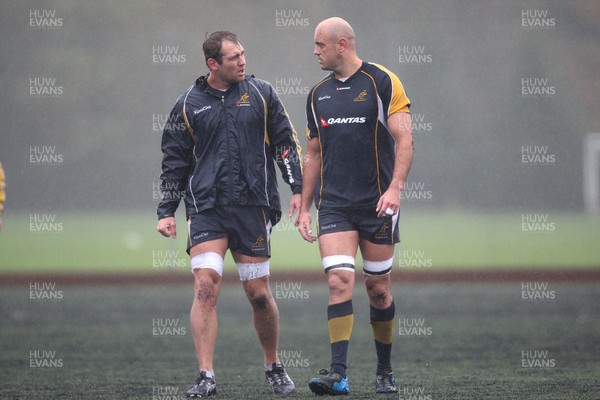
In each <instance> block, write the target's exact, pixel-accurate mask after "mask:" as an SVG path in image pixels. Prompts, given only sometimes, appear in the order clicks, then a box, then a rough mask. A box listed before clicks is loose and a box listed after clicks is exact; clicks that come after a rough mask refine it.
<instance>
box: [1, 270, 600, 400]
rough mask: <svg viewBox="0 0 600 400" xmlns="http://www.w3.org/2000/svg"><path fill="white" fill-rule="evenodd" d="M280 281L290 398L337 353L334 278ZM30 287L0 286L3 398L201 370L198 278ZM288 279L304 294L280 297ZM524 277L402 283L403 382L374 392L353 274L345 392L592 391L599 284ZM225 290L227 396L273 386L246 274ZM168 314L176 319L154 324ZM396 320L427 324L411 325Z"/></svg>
mask: <svg viewBox="0 0 600 400" xmlns="http://www.w3.org/2000/svg"><path fill="white" fill-rule="evenodd" d="M286 284H287V286H286V285H285V284H282V282H278V281H277V277H276V275H275V276H274V277H273V280H272V282H271V289H272V291H273V293H274V296H275V297H279V300H278V304H279V308H280V313H281V322H280V326H281V343H280V354H281V358H282V361H283V362H284V363H285V364H286V365H287V366H288V371H289V374H290V376H291V377H292V379H294V380H295V382H296V385H297V388H298V390H297V393H296V394H295V395H293V396H292V397H291V398H298V399H304V398H314V396H312V394H311V393H310V392H309V390H308V387H307V385H306V382H307V381H308V380H309V379H310V377H311V376H313V375H314V372H315V371H316V370H319V369H321V368H324V367H327V366H328V362H329V349H328V340H327V328H326V323H325V315H326V312H325V307H326V302H327V292H326V287H325V285H323V284H308V283H303V282H287V283H286ZM293 284H294V285H295V286H294V285H293ZM298 285H300V286H298ZM286 287H287V289H286ZM291 287H293V289H291ZM31 290H32V289H31V287H30V286H27V285H25V286H11V287H6V286H5V287H2V290H1V291H0V365H1V368H0V382H2V384H1V385H0V398H2V399H31V398H44V399H54V398H61V399H144V400H158V399H179V398H181V395H182V394H183V393H184V391H185V390H187V389H188V388H189V386H190V385H191V384H192V383H193V381H194V379H195V369H196V361H195V356H194V353H193V350H192V349H193V347H192V338H191V332H190V330H189V325H188V310H189V306H190V304H191V303H190V301H191V294H192V293H191V286H188V285H164V286H144V285H137V286H135V285H133V286H62V287H61V286H54V287H52V288H49V287H48V286H47V287H46V289H43V290H45V291H46V296H45V297H60V298H57V299H53V300H48V299H46V300H32V299H31ZM33 290H34V292H36V293H39V292H41V291H43V290H41V289H39V286H38V287H37V289H36V288H34V289H33ZM286 290H287V291H291V290H294V291H298V292H299V293H302V295H301V296H296V298H297V299H296V300H282V297H288V298H289V296H288V295H286V296H283V295H282V293H283V292H284V291H286ZM521 290H522V287H521V283H519V282H514V283H504V284H457V283H454V284H394V291H395V293H396V296H395V297H396V304H397V310H398V311H397V320H398V323H397V329H396V332H395V334H394V349H393V363H394V366H395V374H396V376H397V378H398V380H399V388H400V393H399V394H397V395H393V396H381V395H379V396H376V395H375V394H374V391H373V389H372V388H373V373H374V365H375V364H374V363H375V356H374V351H373V348H374V345H373V342H372V337H371V328H370V326H369V324H368V306H367V303H366V297H365V295H364V290H363V289H362V288H360V282H357V290H356V293H355V299H354V310H355V325H354V330H353V336H352V341H351V344H350V355H349V364H350V368H349V370H348V373H349V377H350V383H351V394H350V396H348V398H352V399H375V398H377V399H397V400H400V399H436V400H437V399H445V400H448V399H521V400H523V399H535V400H540V399H598V394H599V393H600V362H599V361H600V359H599V357H600V356H599V355H600V318H599V317H600V303H598V301H597V299H598V298H599V296H600V288H599V287H598V285H594V284H560V283H554V282H550V283H549V284H548V286H547V287H545V289H544V290H545V291H548V293H550V292H552V293H553V295H552V296H551V297H553V298H552V299H547V300H536V301H531V300H523V299H522V296H521ZM52 293H54V295H52ZM59 293H60V296H59V295H58V294H59ZM288 294H289V293H288ZM298 297H301V299H298ZM219 301H220V303H219V315H220V319H219V329H220V331H219V332H220V334H219V340H218V345H217V349H216V355H215V370H216V373H217V382H218V385H219V398H221V399H268V398H273V399H274V398H278V397H277V396H275V395H272V394H270V393H269V391H268V388H267V387H266V384H265V383H264V376H263V372H262V366H261V363H262V355H261V351H260V347H259V344H258V340H257V338H256V335H255V332H254V329H253V326H252V323H251V317H250V313H249V310H250V308H249V305H248V304H247V301H246V299H245V297H244V295H243V293H242V290H241V287H239V285H226V286H225V287H224V288H223V290H222V294H221V298H220V300H219ZM168 321H170V322H168ZM165 325H169V326H171V327H173V328H174V329H171V330H168V331H164V329H163V331H160V330H158V331H157V330H156V329H155V327H156V326H165ZM401 325H403V326H404V327H405V328H406V327H408V326H411V325H412V326H413V327H416V326H419V327H421V329H418V331H419V332H415V331H412V332H410V334H409V333H408V332H407V330H406V329H405V330H403V331H401V330H400V326H401ZM175 328H176V329H175ZM524 365H525V366H524ZM417 396H421V397H417Z"/></svg>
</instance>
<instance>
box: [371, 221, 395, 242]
mask: <svg viewBox="0 0 600 400" xmlns="http://www.w3.org/2000/svg"><path fill="white" fill-rule="evenodd" d="M391 227H392V224H391V223H389V222H386V223H385V224H383V225H381V227H380V228H379V230H378V231H377V232H376V233H375V239H387V238H389V237H390V228H391Z"/></svg>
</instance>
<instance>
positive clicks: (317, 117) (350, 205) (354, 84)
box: [297, 18, 413, 395]
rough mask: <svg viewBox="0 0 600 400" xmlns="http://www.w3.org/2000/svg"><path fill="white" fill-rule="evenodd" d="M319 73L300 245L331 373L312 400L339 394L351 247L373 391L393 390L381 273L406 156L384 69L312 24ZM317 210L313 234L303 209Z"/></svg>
mask: <svg viewBox="0 0 600 400" xmlns="http://www.w3.org/2000/svg"><path fill="white" fill-rule="evenodd" d="M314 42H315V47H314V54H315V55H316V56H317V60H318V62H319V65H320V67H321V69H323V70H327V71H331V73H330V74H329V75H327V76H326V77H325V78H324V79H322V80H321V81H320V82H319V83H317V85H315V87H314V88H313V89H312V90H311V91H310V93H309V95H308V100H307V107H306V113H307V119H308V124H307V136H308V144H307V150H306V156H305V158H304V164H303V167H304V168H303V185H302V205H301V208H300V215H299V217H298V220H297V226H298V229H299V231H300V233H301V235H302V237H303V238H304V239H305V240H307V241H309V242H311V243H312V242H314V241H315V240H317V237H318V242H319V249H320V252H321V257H322V261H323V268H324V270H325V272H326V274H327V282H328V285H329V305H328V307H327V319H328V328H329V340H330V345H331V369H330V370H329V372H328V373H326V374H325V373H324V374H323V376H319V377H317V378H314V379H312V380H311V381H310V382H309V387H310V389H311V390H312V391H313V392H314V393H316V394H331V395H343V394H348V392H349V390H350V388H349V385H348V377H347V374H346V369H347V362H346V360H347V352H348V343H349V341H350V336H351V332H352V326H353V319H354V318H353V305H352V291H353V287H354V280H355V273H354V269H355V257H356V253H357V250H358V249H359V248H360V251H361V254H362V257H363V260H364V263H363V265H362V270H363V274H364V276H365V285H366V290H367V293H368V297H369V302H370V322H371V326H372V329H373V335H374V339H375V350H376V353H377V369H376V392H378V393H391V392H396V391H397V387H396V384H395V379H394V377H393V375H392V374H393V373H392V365H391V349H392V337H393V330H394V315H395V306H394V299H393V297H392V293H391V287H390V286H391V279H390V272H391V269H392V263H393V257H394V244H395V243H397V242H399V240H400V238H399V234H398V217H399V212H400V193H401V191H402V188H403V185H404V182H405V181H406V177H407V175H408V172H409V169H410V166H411V163H412V157H413V138H412V131H411V117H410V114H409V107H410V101H409V99H408V97H407V96H406V94H405V92H404V88H403V86H402V84H401V83H400V80H399V79H398V78H397V77H396V75H394V74H393V73H392V72H390V71H389V70H387V69H386V68H384V67H382V66H380V65H377V64H373V63H368V62H364V61H362V60H361V59H360V58H359V57H358V55H357V53H356V48H355V36H354V31H353V29H352V27H351V26H350V25H349V24H348V22H346V21H344V20H343V19H341V18H329V19H327V20H325V21H323V22H321V23H320V24H319V25H318V26H317V28H316V30H315V36H314ZM313 201H314V203H315V206H316V208H317V210H318V222H317V236H314V235H313V232H312V228H311V216H310V212H309V210H310V206H311V203H312V202H313Z"/></svg>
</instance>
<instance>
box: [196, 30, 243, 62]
mask: <svg viewBox="0 0 600 400" xmlns="http://www.w3.org/2000/svg"><path fill="white" fill-rule="evenodd" d="M224 40H227V41H228V42H233V43H239V42H238V38H237V35H236V34H235V33H233V32H229V31H217V32H213V33H211V34H210V35H208V36H207V37H206V39H205V40H204V43H203V44H202V51H204V58H205V59H206V62H208V59H209V58H213V59H215V60H216V61H217V62H218V63H219V64H221V62H223V55H222V54H221V45H222V43H223V41H224Z"/></svg>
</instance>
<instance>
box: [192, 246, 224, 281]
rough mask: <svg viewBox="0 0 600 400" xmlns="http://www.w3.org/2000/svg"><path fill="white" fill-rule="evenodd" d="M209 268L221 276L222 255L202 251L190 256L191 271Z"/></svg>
mask: <svg viewBox="0 0 600 400" xmlns="http://www.w3.org/2000/svg"><path fill="white" fill-rule="evenodd" d="M202 268H210V269H214V270H215V271H217V274H219V276H223V257H221V255H220V254H219V253H212V252H209V253H202V254H198V255H197V256H194V257H193V258H192V272H193V271H194V270H195V269H202Z"/></svg>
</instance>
